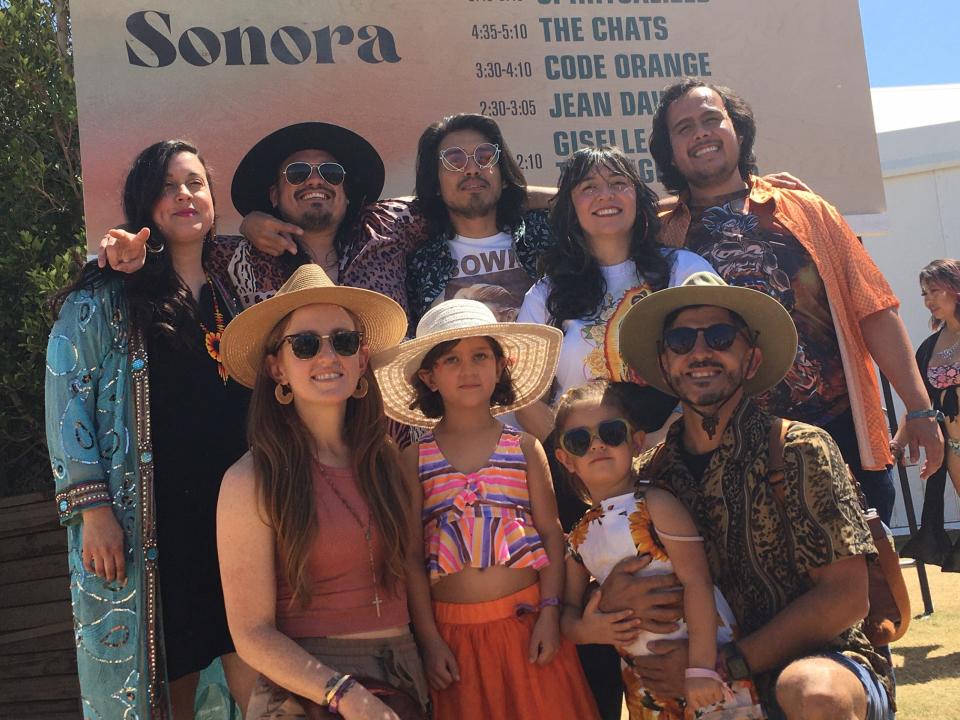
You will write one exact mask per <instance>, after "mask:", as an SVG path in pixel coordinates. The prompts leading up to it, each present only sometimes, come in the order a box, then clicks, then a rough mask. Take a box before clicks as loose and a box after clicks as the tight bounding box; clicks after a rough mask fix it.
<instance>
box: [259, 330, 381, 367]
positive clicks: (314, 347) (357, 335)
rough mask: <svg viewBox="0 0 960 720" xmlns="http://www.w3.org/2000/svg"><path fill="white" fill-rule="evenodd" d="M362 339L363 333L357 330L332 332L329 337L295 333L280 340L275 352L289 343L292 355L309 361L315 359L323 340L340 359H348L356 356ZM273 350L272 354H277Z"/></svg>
mask: <svg viewBox="0 0 960 720" xmlns="http://www.w3.org/2000/svg"><path fill="white" fill-rule="evenodd" d="M362 339H363V333H362V332H360V331H359V330H334V331H333V332H332V333H330V334H329V335H317V334H316V333H312V332H302V333H296V334H294V335H287V336H285V337H283V338H281V340H280V343H279V344H278V345H277V350H279V349H280V346H281V345H283V343H285V342H288V343H290V349H291V350H293V354H294V355H296V356H297V357H298V358H300V359H301V360H309V359H310V358H312V357H316V355H317V353H318V352H320V348H321V346H322V345H323V341H324V340H329V341H330V347H332V348H333V351H334V352H335V353H336V354H337V355H340V356H341V357H350V356H351V355H356V354H357V350H359V349H360V341H361V340H362ZM277 350H274V352H277Z"/></svg>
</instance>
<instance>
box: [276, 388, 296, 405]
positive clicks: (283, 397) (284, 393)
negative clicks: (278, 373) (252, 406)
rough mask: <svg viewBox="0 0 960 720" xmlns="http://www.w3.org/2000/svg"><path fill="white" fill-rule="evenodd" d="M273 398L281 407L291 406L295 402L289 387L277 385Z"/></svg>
mask: <svg viewBox="0 0 960 720" xmlns="http://www.w3.org/2000/svg"><path fill="white" fill-rule="evenodd" d="M273 396H274V397H275V398H276V399H277V402H278V403H280V404H281V405H289V404H290V403H292V402H293V390H291V389H290V386H289V385H283V384H281V383H277V384H276V385H275V386H274V388H273Z"/></svg>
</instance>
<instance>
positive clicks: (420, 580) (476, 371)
mask: <svg viewBox="0 0 960 720" xmlns="http://www.w3.org/2000/svg"><path fill="white" fill-rule="evenodd" d="M561 339H562V335H561V333H560V331H559V330H557V329H555V328H549V327H546V326H542V325H532V324H518V323H500V322H497V320H496V318H495V317H494V315H493V313H492V312H491V311H490V310H489V309H488V308H487V307H486V306H485V305H483V304H482V303H480V302H477V301H475V300H449V301H447V302H443V303H440V304H439V305H437V306H436V307H434V308H433V309H431V310H430V311H428V312H427V313H426V314H425V315H424V316H423V318H422V319H421V320H420V323H419V324H418V326H417V337H416V339H414V340H411V341H409V342H406V343H403V344H402V345H400V346H399V347H398V348H393V349H392V350H388V351H387V352H386V353H383V354H382V355H379V356H377V357H376V358H375V360H374V365H375V366H376V368H377V370H376V373H377V377H378V379H379V381H380V384H381V387H382V388H383V392H384V404H385V406H386V409H387V414H388V415H390V416H391V417H392V418H394V419H396V420H399V421H401V422H405V423H408V424H411V425H416V426H422V427H428V428H431V429H430V431H429V432H427V434H426V435H424V436H423V437H422V438H421V440H420V442H419V443H417V444H414V445H412V446H410V447H409V448H407V450H406V451H405V453H404V457H403V463H404V469H405V470H406V471H407V478H408V483H409V490H410V493H411V495H412V496H413V497H414V498H415V505H416V506H418V508H419V510H420V516H421V519H422V521H423V527H422V533H421V530H420V526H419V525H417V529H416V530H415V531H414V533H413V537H412V538H411V542H412V543H413V544H414V545H415V546H417V547H423V548H424V550H425V570H424V565H421V567H420V572H419V573H411V575H410V577H409V578H408V588H409V590H408V593H409V598H410V606H411V612H412V614H413V620H414V626H415V628H416V633H417V638H418V640H419V643H420V647H421V650H422V652H423V654H424V658H425V661H426V663H425V664H426V670H427V675H428V678H429V680H430V684H431V688H432V692H431V698H432V700H433V710H434V717H435V718H436V719H437V720H449V719H452V718H457V720H474V719H476V720H481V719H483V720H486V719H487V718H507V717H510V718H571V719H572V718H577V719H578V720H579V719H582V718H596V717H597V712H596V707H595V705H594V702H593V699H592V697H591V695H590V691H589V689H588V688H587V685H586V681H585V680H584V677H583V672H582V670H581V669H580V665H579V663H578V661H577V657H576V653H575V652H574V648H573V646H572V645H571V644H569V643H562V642H561V637H560V628H559V618H560V593H561V592H562V589H563V533H562V531H561V529H560V523H559V521H558V520H557V506H556V499H555V498H554V495H553V487H552V484H551V481H550V474H549V470H548V469H547V461H546V457H545V455H544V452H543V448H542V447H541V446H540V443H539V442H538V441H537V440H536V439H535V438H533V437H531V436H529V435H527V434H525V433H521V432H519V431H518V430H516V429H514V428H511V427H509V426H505V425H503V424H502V423H500V422H499V421H498V420H497V418H496V417H495V416H496V415H501V414H504V413H508V412H512V411H514V410H516V409H517V408H520V407H523V406H524V405H526V404H528V403H530V402H533V401H534V400H536V399H537V398H539V397H540V396H541V395H542V394H543V393H544V392H545V391H546V389H547V387H548V386H549V384H550V381H551V379H552V377H553V373H554V370H555V368H556V363H557V353H558V352H559V347H560V342H561ZM428 577H429V582H428ZM431 597H432V600H433V603H432V608H431Z"/></svg>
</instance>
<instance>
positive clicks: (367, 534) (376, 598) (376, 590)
mask: <svg viewBox="0 0 960 720" xmlns="http://www.w3.org/2000/svg"><path fill="white" fill-rule="evenodd" d="M314 459H315V460H316V462H317V467H318V468H319V469H320V476H321V477H322V478H323V479H324V480H326V481H327V485H328V486H329V487H330V489H331V490H332V491H333V494H334V495H336V496H337V498H338V499H339V500H340V502H341V504H342V505H343V506H344V507H345V508H346V509H347V512H349V513H350V514H351V515H352V516H353V519H354V520H356V521H357V525H359V526H360V529H361V530H363V539H364V540H366V541H367V553H368V554H369V556H370V575H371V576H372V577H373V602H372V603H371V604H372V605H373V606H374V607H375V608H376V609H377V617H380V606H381V605H382V604H383V600H381V599H380V584H379V583H378V582H377V564H376V562H375V561H374V559H373V532H372V527H373V512H372V511H370V512H368V513H367V525H366V527H364V525H363V521H362V520H361V519H360V515H359V513H357V511H356V510H354V509H353V507H352V506H351V505H350V503H348V502H347V499H346V498H345V497H344V496H343V495H341V494H340V491H339V490H337V486H336V485H334V484H333V480H331V479H330V476H329V475H328V474H327V468H326V467H324V465H323V463H322V462H320V460H319V459H317V458H314Z"/></svg>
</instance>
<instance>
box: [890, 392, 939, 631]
mask: <svg viewBox="0 0 960 720" xmlns="http://www.w3.org/2000/svg"><path fill="white" fill-rule="evenodd" d="M880 387H882V388H883V401H884V403H886V406H887V420H888V421H889V422H890V434H891V436H892V435H896V434H897V411H896V410H895V409H894V406H893V391H892V390H891V389H890V381H889V380H887V378H886V376H885V375H884V374H883V373H880ZM944 462H946V458H944ZM896 468H897V475H899V476H900V494H901V495H902V496H903V507H904V509H905V510H906V511H907V524H908V525H909V526H910V535H911V536H912V535H916V534H917V516H916V511H915V510H914V508H913V496H912V495H911V494H910V482H909V480H908V479H907V469H906V468H905V467H904V466H903V463H900V462H898V463H896ZM915 562H916V564H917V575H918V576H919V578H920V596H921V597H922V598H923V614H924V615H931V614H932V613H933V598H932V597H931V596H930V582H929V581H928V580H927V567H926V565H924V564H923V563H922V562H920V561H919V560H916V561H915Z"/></svg>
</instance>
